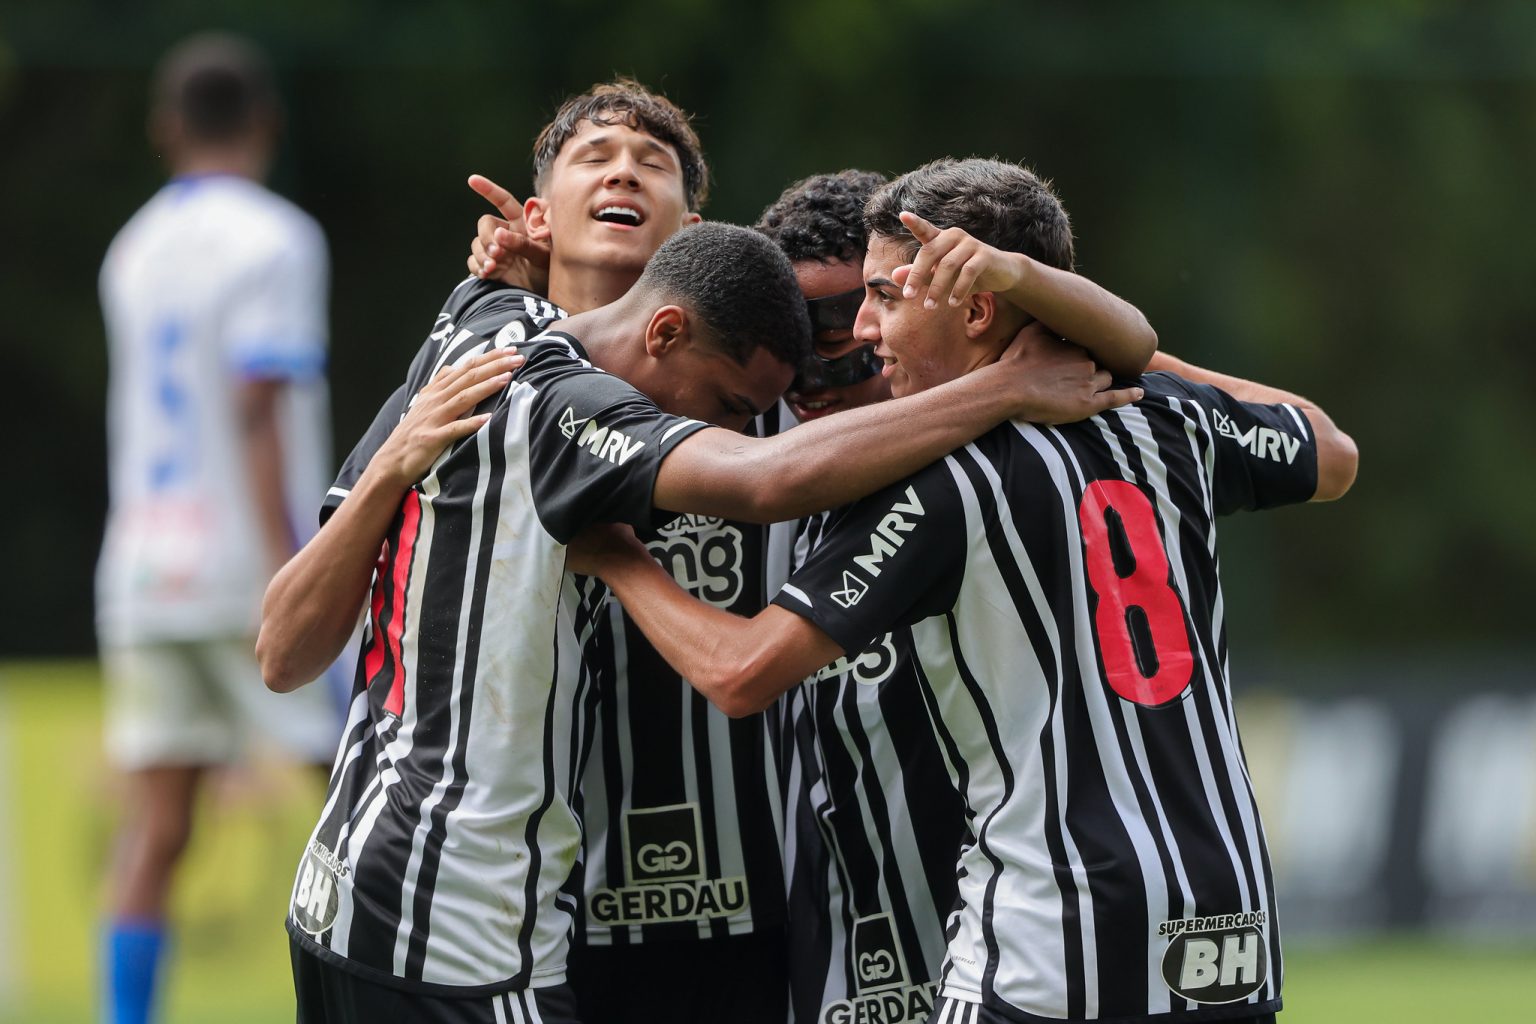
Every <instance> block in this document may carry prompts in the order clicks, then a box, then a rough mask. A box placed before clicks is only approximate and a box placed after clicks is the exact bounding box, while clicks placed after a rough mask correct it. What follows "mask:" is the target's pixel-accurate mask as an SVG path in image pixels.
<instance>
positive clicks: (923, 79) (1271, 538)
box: [0, 0, 1536, 666]
mask: <svg viewBox="0 0 1536 1024" xmlns="http://www.w3.org/2000/svg"><path fill="white" fill-rule="evenodd" d="M206 25H221V26H227V27H234V28H238V29H243V30H246V31H249V32H250V33H252V34H253V35H254V36H256V37H257V38H258V39H260V40H261V41H262V42H264V43H265V44H266V45H267V46H268V48H269V49H270V50H271V51H272V53H273V55H274V57H275V59H276V61H277V63H278V65H279V69H280V72H281V76H282V85H283V89H284V92H285V94H286V97H287V100H288V106H289V129H290V130H289V134H288V139H287V146H286V148H285V150H284V155H283V160H282V163H281V164H280V166H279V167H278V170H277V174H276V180H275V184H276V186H277V188H278V189H279V190H280V191H282V192H284V193H285V194H287V195H289V196H290V197H291V198H293V199H295V200H296V201H298V202H299V203H300V204H301V205H303V206H304V207H305V208H307V209H308V210H310V211H311V212H313V213H314V215H315V216H316V217H318V218H319V220H320V221H321V223H322V224H323V225H324V226H325V228H326V229H327V231H328V232H329V235H330V240H331V245H332V249H333V255H334V261H335V288H334V300H333V325H334V359H333V364H332V365H333V375H332V379H333V388H334V392H335V416H336V433H337V437H338V448H339V451H342V452H344V451H346V449H347V448H348V447H350V444H351V442H352V440H353V439H355V438H356V437H357V436H358V435H359V434H360V433H361V431H362V428H363V427H364V426H365V425H366V424H367V422H368V420H369V418H370V417H371V415H372V413H373V411H374V410H375V409H376V408H377V405H378V403H379V401H380V400H381V398H382V397H383V396H384V395H385V394H386V393H387V392H388V391H389V390H390V389H391V388H392V387H393V386H394V384H395V383H397V382H398V380H399V378H400V377H401V375H402V373H403V367H404V365H405V363H406V361H407V360H408V358H409V355H410V353H412V352H413V351H414V349H415V346H416V345H417V344H418V342H419V340H420V337H421V336H422V335H423V334H424V333H425V331H426V328H427V327H428V326H429V325H430V323H431V318H432V316H433V314H434V313H435V312H436V310H437V308H438V306H439V304H440V302H441V300H442V297H443V296H444V295H445V294H446V293H447V290H448V289H449V288H450V287H451V286H452V285H453V284H454V283H455V282H456V280H457V279H458V276H459V275H460V273H461V271H462V267H463V258H464V256H465V255H466V253H467V246H468V241H469V238H470V236H471V234H472V232H473V225H474V219H475V218H476V217H477V216H479V215H480V214H481V213H482V212H486V210H488V209H489V208H488V207H487V208H486V210H482V206H483V205H484V204H483V203H482V201H481V200H480V199H479V198H478V197H477V196H475V195H474V194H472V193H471V192H470V191H469V190H468V189H467V188H466V187H464V185H463V180H464V178H465V177H466V176H467V175H468V174H469V173H470V172H473V171H479V172H483V173H486V174H489V175H491V176H492V177H494V178H497V179H498V180H500V181H502V182H503V183H504V184H506V185H507V186H508V187H510V188H512V189H513V190H514V191H515V192H517V193H518V194H519V195H522V194H524V192H525V191H526V189H527V187H528V176H529V175H528V152H529V148H530V145H531V142H532V138H533V135H534V133H535V132H536V130H537V129H538V127H539V126H540V125H541V124H542V123H543V122H544V120H545V119H546V118H547V117H548V115H549V114H550V113H551V112H552V110H553V107H554V106H555V104H556V103H557V102H558V100H559V99H560V98H561V97H562V96H564V95H565V94H567V93H569V92H572V91H577V90H580V89H583V88H585V87H586V86H587V85H589V84H591V83H592V82H593V81H596V80H599V79H604V78H607V77H610V76H612V75H613V74H614V73H615V72H623V73H632V74H635V75H637V76H638V77H639V78H641V79H642V80H643V81H645V82H647V83H649V84H651V85H653V86H655V87H658V88H660V89H663V90H664V91H666V92H667V93H668V94H669V95H670V96H671V97H672V98H673V99H675V100H676V101H677V102H678V103H680V104H681V105H683V106H684V107H685V108H687V109H690V110H692V111H695V112H696V113H697V115H698V126H699V130H700V134H701V136H702V137H703V141H704V143H705V147H706V150H707V152H708V154H709V157H710V159H711V163H712V165H713V168H714V171H715V174H716V182H717V187H716V188H715V190H714V195H713V198H712V199H711V201H710V203H709V205H708V207H707V208H706V210H705V212H706V214H707V215H709V216H711V217H715V218H720V219H725V220H731V221H737V222H750V221H751V220H752V219H754V218H755V216H756V215H757V213H758V212H759V211H760V210H761V209H762V207H763V206H764V205H766V204H767V203H768V202H769V201H770V200H772V199H773V198H774V197H775V196H776V195H777V194H778V192H779V190H780V189H781V188H782V187H783V186H784V185H786V184H787V183H788V182H790V181H791V180H793V179H795V178H797V177H800V176H802V175H805V174H808V173H812V172H816V171H824V170H831V169H836V168H840V167H845V166H862V167H870V168H874V169H878V170H883V171H887V172H900V171H903V170H906V169H909V168H911V167H913V166H915V165H917V164H918V163H920V162H923V161H925V160H927V159H930V158H932V157H936V156H941V155H945V154H952V155H961V156H963V155H970V154H984V155H991V154H998V155H1001V156H1004V157H1007V158H1010V159H1017V160H1023V161H1027V162H1029V163H1031V164H1033V165H1034V166H1035V167H1036V168H1037V169H1038V170H1039V171H1040V172H1041V173H1043V174H1045V175H1046V176H1048V177H1051V178H1053V179H1054V180H1055V181H1056V184H1057V185H1058V187H1059V189H1060V192H1061V194H1062V196H1063V198H1064V200H1065V202H1066V204H1067V207H1068V209H1069V210H1070V211H1071V213H1072V215H1073V218H1074V223H1075V226H1076V229H1077V234H1078V241H1079V252H1080V253H1081V269H1082V270H1083V271H1084V272H1085V273H1086V274H1088V275H1089V276H1091V277H1094V278H1095V279H1096V280H1098V281H1100V282H1101V283H1103V284H1104V285H1106V286H1108V287H1109V288H1111V289H1113V290H1115V291H1117V292H1119V293H1120V294H1123V295H1125V296H1126V297H1128V298H1129V299H1130V300H1132V301H1133V302H1135V303H1137V304H1138V305H1139V306H1140V307H1141V308H1142V309H1143V310H1144V311H1145V312H1146V314H1147V315H1148V317H1149V318H1150V319H1151V321H1152V323H1153V325H1154V326H1155V327H1156V328H1157V330H1158V332H1159V335H1160V337H1161V339H1162V344H1163V346H1164V347H1165V348H1166V349H1168V350H1169V351H1171V352H1174V353H1175V354H1179V355H1182V356H1186V357H1189V358H1192V359H1194V360H1195V361H1197V362H1204V363H1208V364H1210V365H1212V366H1215V367H1217V368H1220V369H1224V370H1227V371H1229V372H1234V373H1237V374H1240V375H1248V376H1253V377H1257V378H1261V379H1264V380H1268V381H1271V382H1274V383H1276V384H1279V385H1282V386H1287V387H1290V388H1292V389H1294V390H1298V391H1300V392H1302V393H1303V394H1306V395H1308V396H1309V397H1311V398H1313V399H1315V400H1317V401H1318V402H1319V403H1320V404H1322V405H1323V407H1324V408H1326V409H1328V410H1330V411H1331V412H1332V413H1333V415H1334V416H1335V418H1336V419H1337V420H1338V422H1339V423H1340V424H1341V425H1342V426H1343V427H1344V428H1345V429H1347V430H1349V431H1350V432H1351V433H1353V435H1354V436H1355V437H1356V439H1357V440H1358V441H1359V444H1360V448H1361V451H1362V459H1361V471H1360V479H1359V483H1358V485H1357V486H1356V488H1355V490H1354V492H1353V493H1352V494H1351V495H1350V497H1349V500H1348V501H1347V502H1344V503H1343V504H1341V505H1339V506H1337V507H1334V508H1329V509H1327V510H1324V511H1318V510H1312V509H1305V510H1292V511H1288V512H1281V513H1278V514H1275V515H1269V516H1263V517H1253V518H1251V519H1241V520H1236V521H1233V522H1232V524H1231V525H1230V526H1229V528H1228V529H1227V531H1226V535H1225V537H1224V544H1225V546H1226V555H1227V561H1228V562H1230V563H1231V564H1232V565H1234V566H1237V567H1240V571H1229V572H1228V573H1227V585H1228V589H1229V598H1230V599H1231V603H1232V605H1233V608H1232V615H1231V623H1232V642H1233V647H1234V649H1235V650H1236V651H1238V652H1240V654H1241V661H1242V662H1243V663H1258V662H1259V661H1260V660H1261V659H1263V658H1265V657H1277V656H1283V657H1284V658H1285V659H1287V660H1289V659H1291V658H1292V657H1293V656H1294V655H1295V654H1297V653H1298V652H1305V653H1307V654H1309V655H1310V654H1317V653H1322V654H1327V655H1329V656H1333V655H1357V654H1358V655H1361V656H1364V657H1366V658H1369V659H1371V660H1372V661H1373V662H1380V661H1381V660H1382V659H1389V660H1391V661H1393V662H1397V663H1403V664H1414V663H1421V662H1422V661H1423V660H1424V659H1425V658H1426V657H1433V658H1435V659H1436V660H1440V661H1443V662H1444V663H1445V664H1447V665H1448V666H1454V665H1458V664H1461V663H1462V661H1463V659H1464V658H1466V657H1468V656H1471V657H1473V658H1475V659H1481V658H1483V657H1485V656H1489V655H1492V654H1494V653H1506V654H1507V653H1508V651H1509V650H1510V649H1511V648H1519V649H1520V650H1521V651H1522V652H1527V653H1528V652H1529V651H1530V650H1531V648H1532V629H1531V625H1530V622H1529V619H1530V608H1531V602H1530V599H1529V597H1528V596H1522V595H1526V594H1528V587H1527V580H1528V579H1529V578H1530V576H1531V575H1532V574H1533V570H1536V530H1532V529H1531V527H1530V525H1529V523H1528V519H1529V514H1530V510H1531V509H1532V508H1533V507H1536V472H1533V471H1532V469H1533V466H1536V431H1533V430H1532V428H1531V426H1530V422H1529V418H1528V413H1529V410H1530V407H1531V402H1530V393H1529V382H1530V381H1531V380H1532V379H1533V376H1536V374H1533V372H1532V371H1533V369H1536V348H1533V347H1532V346H1531V345H1530V344H1529V338H1530V337H1531V336H1532V335H1533V334H1536V288H1533V287H1532V285H1531V282H1532V280H1536V274H1533V272H1532V271H1533V269H1536V258H1533V255H1532V253H1533V250H1532V247H1531V245H1530V240H1529V237H1528V236H1529V235H1530V233H1531V230H1532V227H1533V225H1536V190H1533V189H1532V188H1531V185H1530V183H1531V181H1532V180H1533V177H1536V173H1533V172H1536V4H1532V3H1528V2H1508V3H1465V2H1455V0H1380V2H1373V3H1347V2H1346V3H1341V2H1338V0H1327V2H1320V0H1286V2H1268V0H1257V2H1245V3H1240V4H1233V3H1222V2H1187V3H1100V4H1082V5H1064V4H1047V3H1039V2H1024V0H1021V2H1006V3H1005V2H997V3H984V2H979V0H943V2H940V0H881V2H878V3H877V2H875V0H816V2H812V0H787V2H782V3H773V4H762V5H756V6H753V7H750V8H743V9H736V8H729V9H728V8H724V7H717V6H716V5H712V4H708V3H705V2H703V0H645V2H638V0H606V2H602V3H597V2H581V0H555V2H544V3H538V4H531V3H524V4H513V3H502V4H489V3H477V2H468V0H440V2H437V3H433V4H429V5H428V4H412V3H405V2H382V0H381V2H376V3H371V4H365V3H346V2H342V0H304V2H293V0H196V2H193V0H140V2H132V0H97V2H80V0H74V2H70V0H52V2H48V3H40V2H39V3H31V2H19V0H0V154H3V155H0V308H3V309H4V310H5V311H6V313H7V315H6V316H5V317H4V318H3V322H0V379H3V380H5V381H6V382H7V384H8V385H9V388H10V393H9V395H8V398H7V401H6V402H5V403H3V410H0V429H3V430H4V432H5V436H7V437H9V438H11V439H12V440H11V444H10V446H9V449H10V452H11V455H10V463H11V465H10V475H11V479H12V480H13V481H15V482H16V483H17V484H18V485H19V486H17V487H16V488H15V492H14V494H15V496H14V497H13V499H12V500H11V501H9V502H7V503H6V507H5V510H4V513H3V515H4V516H5V521H4V527H5V529H4V530H3V532H0V537H3V540H0V543H4V544H6V545H7V548H8V550H7V551H6V559H5V564H6V565H7V567H8V568H9V571H10V574H11V578H12V580H13V583H12V585H11V586H9V587H5V588H3V590H0V602H3V603H0V652H8V653H27V654H44V653H49V654H51V653H61V652H75V651H88V650H90V649H91V645H92V636H91V627H90V621H91V608H90V602H89V601H88V600H87V599H86V595H87V594H88V593H89V586H88V584H89V579H90V571H91V566H92V563H93V560H94V558H95V555H96V545H97V543H98V540H99V530H100V522H101V517H102V512H103V508H104V501H105V498H104V488H105V470H104V462H103V443H104V437H103V434H104V426H103V421H102V416H103V414H102V406H103V395H104V382H105V356H104V350H103V342H102V328H101V324H100V318H99V313H98V310H97V304H96V300H95V290H94V289H95V275H96V271H97V269H98V267H99V263H100V259H101V256H102V253H103V252H104V250H105V248H106V245H107V242H108V241H109V240H110V238H111V236H112V234H113V232H114V231H116V229H117V228H118V227H119V226H120V225H121V224H122V222H123V221H124V220H125V219H126V218H127V217H128V216H129V214H131V213H132V212H133V210H134V209H135V208H136V207H137V206H138V205H139V204H140V203H142V202H143V201H144V200H145V198H146V197H147V196H148V195H149V194H150V193H151V192H152V191H153V190H154V189H155V188H156V187H157V186H158V185H159V183H160V181H161V178H162V171H163V168H162V167H161V165H160V164H159V163H158V161H157V160H156V158H155V157H154V155H153V154H151V153H150V152H149V151H148V147H147V144H146V143H145V141H144V133H143V123H144V114H145V98H144V97H145V90H146V85H147V81H148V72H149V68H150V67H151V65H152V63H153V61H154V59H155V58H156V56H158V54H159V53H160V52H161V51H162V50H163V48H164V47H165V46H166V45H168V44H169V43H170V42H172V41H174V40H175V39H177V38H178V37H179V36H181V35H182V34H183V33H184V32H185V31H187V30H188V29H190V28H193V27H200V26H206Z"/></svg>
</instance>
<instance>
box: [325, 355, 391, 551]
mask: <svg viewBox="0 0 1536 1024" xmlns="http://www.w3.org/2000/svg"><path fill="white" fill-rule="evenodd" d="M405 409H406V387H405V385H404V384H402V385H400V386H399V387H398V388H396V389H395V391H394V393H393V394H392V395H390V396H389V397H388V398H387V399H385V400H384V404H383V405H382V406H380V407H379V411H378V413H377V414H376V415H375V416H374V417H373V422H372V423H370V424H369V425H368V429H367V431H365V432H364V433H363V436H362V438H360V439H359V440H358V442H357V444H356V445H355V446H353V448H352V452H351V454H349V455H348V456H347V457H346V460H345V461H343V462H342V464H341V469H340V471H339V472H337V474H336V482H335V483H333V484H332V485H331V489H330V490H328V491H326V492H325V500H324V501H322V502H321V503H320V523H321V525H322V526H323V525H324V524H325V521H326V520H327V519H329V518H331V515H332V513H334V512H335V511H336V510H337V509H338V508H340V507H341V503H342V502H343V501H345V500H346V499H347V495H349V494H351V493H352V488H353V487H354V486H356V484H357V480H358V478H359V477H361V476H362V475H363V470H365V469H367V468H368V463H369V462H371V461H373V456H374V455H375V454H376V453H377V452H378V450H379V448H380V447H381V446H382V445H383V444H384V442H385V440H387V439H388V437H389V435H390V432H391V431H393V430H394V429H395V426H396V424H398V423H399V422H400V417H402V416H404V415H405Z"/></svg>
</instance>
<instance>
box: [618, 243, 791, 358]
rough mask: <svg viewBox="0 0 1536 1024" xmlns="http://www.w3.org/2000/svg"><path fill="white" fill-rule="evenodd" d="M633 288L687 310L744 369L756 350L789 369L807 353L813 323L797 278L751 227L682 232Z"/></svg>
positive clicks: (776, 252)
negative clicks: (764, 352) (651, 293)
mask: <svg viewBox="0 0 1536 1024" xmlns="http://www.w3.org/2000/svg"><path fill="white" fill-rule="evenodd" d="M635 288H636V289H642V290H650V291H651V292H653V293H654V294H655V295H657V296H659V297H664V298H667V299H670V300H671V301H674V302H676V303H677V304H679V305H681V306H683V307H685V308H687V309H689V310H691V311H692V312H693V313H694V315H696V316H697V317H699V319H701V320H702V321H703V322H704V324H705V326H706V327H707V328H708V330H709V331H710V332H711V334H713V336H714V340H715V342H716V344H717V346H718V347H719V348H720V349H721V350H722V351H724V352H725V353H726V354H727V355H729V356H730V357H731V358H732V359H734V360H736V362H738V363H740V364H741V365H742V366H745V365H746V364H747V362H748V361H749V360H750V359H751V358H752V353H753V352H754V351H756V350H757V349H759V348H762V349H767V350H768V354H769V355H771V356H773V358H774V359H777V360H778V361H779V362H781V363H785V364H788V365H790V366H794V367H798V366H799V365H800V364H801V362H802V361H803V360H804V359H805V358H806V357H807V356H809V355H810V351H811V320H810V316H809V314H807V313H806V310H805V297H804V296H803V295H801V294H800V285H799V284H798V283H797V282H796V280H795V272H794V270H793V269H792V268H791V267H790V265H789V260H788V259H786V258H785V256H784V254H783V253H782V252H780V251H779V250H778V248H777V247H776V246H775V245H774V244H773V243H772V242H770V241H768V239H766V238H764V237H763V236H762V234H761V233H759V232H757V231H753V230H751V229H750V228H742V227H737V226H735V225H734V224H721V223H718V222H713V221H711V222H707V223H704V224H695V225H693V226H692V227H688V228H684V229H683V230H681V231H679V232H677V233H676V234H674V235H673V236H672V237H671V238H669V239H667V240H666V242H664V243H662V246H661V248H660V249H657V250H656V254H655V255H654V256H652V257H651V259H650V262H648V263H647V264H646V265H645V272H644V273H642V274H641V275H640V280H639V281H637V282H636V283H635Z"/></svg>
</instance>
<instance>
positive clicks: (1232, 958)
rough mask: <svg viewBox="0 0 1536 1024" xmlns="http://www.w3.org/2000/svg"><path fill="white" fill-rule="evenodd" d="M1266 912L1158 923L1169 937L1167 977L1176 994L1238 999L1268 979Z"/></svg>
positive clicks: (1193, 999)
mask: <svg viewBox="0 0 1536 1024" xmlns="http://www.w3.org/2000/svg"><path fill="white" fill-rule="evenodd" d="M1264 922H1265V914H1264V912H1263V911H1262V910H1259V911H1253V912H1250V913H1246V914H1218V915H1217V916H1215V917H1186V918H1183V919H1181V920H1178V921H1164V922H1163V923H1162V924H1160V925H1158V926H1157V934H1158V936H1159V937H1160V938H1163V937H1166V938H1168V940H1169V941H1168V949H1167V951H1166V952H1164V953H1163V982H1164V983H1165V984H1166V985H1167V986H1168V987H1169V988H1170V989H1172V990H1173V992H1174V994H1175V995H1180V996H1183V997H1184V998H1185V999H1188V1000H1190V1001H1191V1002H1195V1003H1235V1002H1237V1001H1238V1000H1239V999H1247V998H1248V997H1249V996H1251V995H1253V994H1254V993H1255V992H1257V991H1258V990H1259V989H1261V988H1263V987H1264V983H1265V982H1266V981H1268V980H1269V948H1268V945H1267V944H1266V943H1265V941H1264Z"/></svg>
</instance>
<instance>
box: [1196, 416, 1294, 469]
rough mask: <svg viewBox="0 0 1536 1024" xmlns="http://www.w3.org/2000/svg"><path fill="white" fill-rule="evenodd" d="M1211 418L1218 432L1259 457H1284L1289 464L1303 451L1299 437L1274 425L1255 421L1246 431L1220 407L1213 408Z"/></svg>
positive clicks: (1277, 458)
mask: <svg viewBox="0 0 1536 1024" xmlns="http://www.w3.org/2000/svg"><path fill="white" fill-rule="evenodd" d="M1211 418H1212V419H1213V420H1214V421H1215V423H1216V433H1218V434H1220V435H1221V436H1222V437H1229V438H1231V439H1232V440H1234V441H1236V442H1237V443H1238V444H1240V445H1242V446H1243V447H1244V448H1246V449H1248V452H1249V454H1251V455H1254V456H1257V457H1258V458H1261V459H1271V460H1273V461H1275V462H1280V461H1281V459H1282V457H1283V458H1284V461H1285V464H1286V465H1287V466H1289V465H1290V464H1291V463H1293V462H1295V461H1296V453H1297V452H1299V451H1301V440H1300V439H1299V438H1295V437H1292V436H1291V435H1290V434H1287V433H1285V432H1284V431H1280V430H1276V429H1275V428H1274V427H1261V426H1259V425H1258V424H1257V423H1255V424H1254V425H1253V426H1251V427H1249V428H1248V429H1247V430H1245V431H1242V430H1238V429H1237V424H1236V423H1233V422H1232V418H1231V417H1230V416H1227V415H1226V414H1225V413H1223V412H1221V410H1219V409H1212V410H1211Z"/></svg>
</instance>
